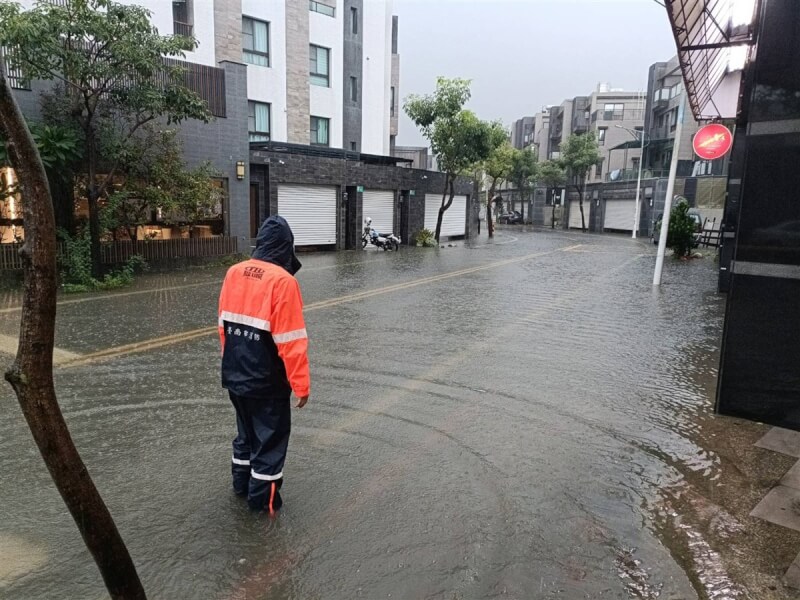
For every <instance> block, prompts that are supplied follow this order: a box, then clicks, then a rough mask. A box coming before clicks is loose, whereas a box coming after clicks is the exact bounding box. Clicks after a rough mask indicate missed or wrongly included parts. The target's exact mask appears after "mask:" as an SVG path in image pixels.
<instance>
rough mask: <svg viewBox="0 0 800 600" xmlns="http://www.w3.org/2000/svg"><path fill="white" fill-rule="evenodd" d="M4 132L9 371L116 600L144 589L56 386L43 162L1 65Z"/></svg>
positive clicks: (51, 225)
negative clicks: (15, 282) (9, 221)
mask: <svg viewBox="0 0 800 600" xmlns="http://www.w3.org/2000/svg"><path fill="white" fill-rule="evenodd" d="M0 130H3V131H4V133H5V136H6V139H7V140H8V141H9V143H8V149H9V157H10V159H11V164H12V166H13V167H14V169H15V170H16V172H17V177H18V179H19V182H20V185H21V188H22V194H23V197H24V198H25V202H24V203H23V210H24V219H25V243H24V245H23V247H22V250H21V251H20V252H21V255H22V260H23V269H24V275H25V286H24V291H23V294H24V295H23V302H22V318H21V326H20V337H19V348H18V350H17V356H16V360H15V361H14V364H13V365H12V366H11V368H10V369H9V370H8V372H7V373H6V374H5V378H6V380H8V382H9V383H10V384H11V387H13V388H14V391H15V392H16V394H17V398H18V399H19V405H20V407H21V408H22V413H23V415H24V416H25V420H26V421H27V423H28V427H30V430H31V433H32V434H33V438H34V440H35V441H36V445H37V446H38V447H39V452H41V454H42V458H43V459H44V462H45V465H46V466H47V470H48V471H49V472H50V476H51V477H52V478H53V482H54V483H55V485H56V488H57V489H58V491H59V493H60V494H61V497H62V498H63V499H64V503H65V504H66V505H67V508H68V509H69V512H70V513H71V514H72V518H73V519H74V520H75V523H76V524H77V525H78V529H79V531H80V533H81V536H82V537H83V540H84V542H85V543H86V546H87V547H88V549H89V551H90V552H91V554H92V556H93V557H94V560H95V562H96V563H97V566H98V568H99V569H100V574H101V575H102V577H103V581H104V582H105V585H106V588H107V589H108V592H109V594H110V595H111V597H112V598H114V599H115V600H142V599H144V598H145V597H146V596H145V593H144V588H143V587H142V584H141V582H140V581H139V576H138V575H137V573H136V569H135V567H134V565H133V561H132V560H131V557H130V554H128V549H127V548H126V547H125V543H124V542H123V541H122V537H120V535H119V532H118V531H117V526H116V525H115V524H114V520H113V519H112V518H111V514H110V513H109V512H108V509H107V508H106V505H105V504H104V503H103V499H102V498H101V497H100V494H99V493H98V491H97V488H96V487H95V485H94V482H93V481H92V479H91V477H90V476H89V472H88V471H87V470H86V467H85V466H84V464H83V461H82V460H81V457H80V455H79V454H78V451H77V449H76V448H75V444H74V443H73V442H72V437H71V436H70V433H69V430H68V429H67V424H66V423H65V422H64V417H63V415H62V414H61V409H60V407H59V405H58V401H57V400H56V393H55V387H54V385H53V343H54V342H53V338H54V330H55V318H56V289H57V279H56V232H55V218H54V216H53V204H52V201H51V198H50V188H49V186H48V184H47V177H46V175H45V171H44V167H43V166H42V162H41V159H40V157H39V154H38V152H37V150H36V146H35V144H34V142H33V139H32V138H31V135H30V132H29V131H28V128H27V126H26V125H25V121H24V119H23V117H22V113H20V111H19V107H18V106H17V104H16V102H15V101H14V98H13V96H12V95H11V88H10V87H9V85H8V82H7V80H6V78H5V73H4V72H3V67H2V64H0Z"/></svg>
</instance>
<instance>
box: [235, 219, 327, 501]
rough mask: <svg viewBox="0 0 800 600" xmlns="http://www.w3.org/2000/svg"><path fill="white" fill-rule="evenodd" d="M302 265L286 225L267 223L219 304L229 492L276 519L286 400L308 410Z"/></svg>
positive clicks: (286, 420) (285, 444)
mask: <svg viewBox="0 0 800 600" xmlns="http://www.w3.org/2000/svg"><path fill="white" fill-rule="evenodd" d="M300 267H301V264H300V261H299V260H297V256H295V253H294V235H293V234H292V230H291V228H290V227H289V224H288V223H287V222H286V220H285V219H284V218H283V217H279V216H274V217H269V218H268V219H267V220H266V221H264V224H263V225H262V226H261V229H259V231H258V237H257V238H256V248H255V250H254V251H253V257H252V258H251V259H250V260H247V261H245V262H242V263H239V264H237V265H234V266H233V267H231V268H230V269H229V270H228V273H227V274H226V275H225V282H224V283H223V284H222V291H221V292H220V296H219V335H220V341H221V343H222V387H224V388H225V389H227V390H228V393H229V395H230V399H231V402H232V403H233V406H234V408H235V409H236V426H237V435H236V438H235V439H234V440H233V458H232V466H231V472H232V474H233V490H234V492H235V493H236V494H237V495H239V496H243V497H247V502H248V504H249V505H250V508H252V509H253V510H266V511H268V512H269V514H270V515H271V516H275V514H276V513H277V511H278V510H280V508H281V505H282V504H283V501H282V499H281V495H280V491H279V490H280V488H281V485H282V484H283V465H284V462H285V461H286V450H287V448H288V446H289V432H290V429H291V407H290V396H291V393H292V392H294V394H295V396H297V398H298V400H297V403H296V404H295V406H296V407H298V408H302V407H303V406H305V405H306V402H308V396H309V393H310V385H311V384H310V376H309V367H308V334H307V333H306V326H305V322H304V320H303V299H302V297H301V295H300V285H299V284H298V283H297V280H296V279H295V278H294V275H295V274H296V273H297V272H298V271H299V270H300Z"/></svg>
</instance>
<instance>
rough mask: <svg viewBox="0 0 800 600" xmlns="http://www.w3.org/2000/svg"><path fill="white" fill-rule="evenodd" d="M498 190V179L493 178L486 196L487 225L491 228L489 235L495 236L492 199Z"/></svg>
mask: <svg viewBox="0 0 800 600" xmlns="http://www.w3.org/2000/svg"><path fill="white" fill-rule="evenodd" d="M496 190H497V180H496V179H495V180H492V186H491V188H489V194H488V195H487V196H486V226H487V227H488V228H489V237H490V238H493V237H494V222H493V221H492V200H494V193H495V191H496Z"/></svg>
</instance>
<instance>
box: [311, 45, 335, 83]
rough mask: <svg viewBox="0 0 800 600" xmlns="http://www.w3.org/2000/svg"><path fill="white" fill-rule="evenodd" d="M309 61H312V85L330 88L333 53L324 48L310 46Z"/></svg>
mask: <svg viewBox="0 0 800 600" xmlns="http://www.w3.org/2000/svg"><path fill="white" fill-rule="evenodd" d="M309 59H310V61H311V65H310V69H309V71H310V73H311V85H319V86H322V87H330V59H331V51H330V50H329V49H328V48H323V47H322V46H315V45H314V44H311V45H310V46H309Z"/></svg>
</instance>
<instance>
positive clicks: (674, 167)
mask: <svg viewBox="0 0 800 600" xmlns="http://www.w3.org/2000/svg"><path fill="white" fill-rule="evenodd" d="M685 105H686V93H685V92H684V94H683V95H682V96H681V104H680V108H678V124H677V127H676V128H675V142H674V143H673V144H672V160H671V161H670V165H669V181H668V182H667V197H666V199H665V200H664V216H663V217H662V218H661V237H660V238H659V239H658V254H657V255H656V270H655V273H654V274H653V285H661V274H662V271H663V270H664V253H665V252H666V250H667V233H668V232H669V213H670V211H671V210H672V195H673V194H674V193H675V177H676V176H677V174H678V154H679V153H680V149H681V134H682V133H683V113H684V110H685Z"/></svg>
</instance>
